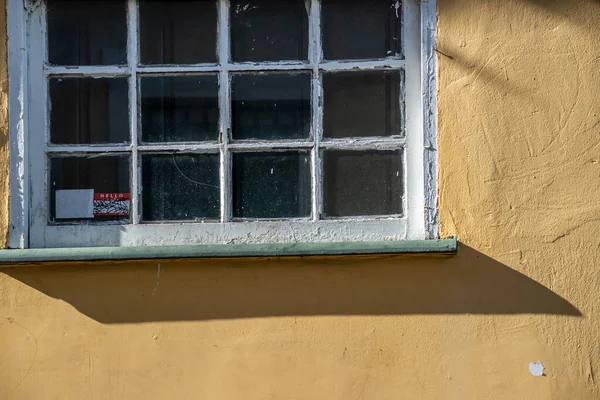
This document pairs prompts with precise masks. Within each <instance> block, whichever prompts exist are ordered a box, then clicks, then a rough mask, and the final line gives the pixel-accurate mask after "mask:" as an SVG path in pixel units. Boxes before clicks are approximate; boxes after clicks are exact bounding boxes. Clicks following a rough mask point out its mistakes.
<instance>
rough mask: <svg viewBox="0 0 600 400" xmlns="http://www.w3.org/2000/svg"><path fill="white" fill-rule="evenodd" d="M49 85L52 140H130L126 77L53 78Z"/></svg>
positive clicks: (55, 142) (93, 142)
mask: <svg viewBox="0 0 600 400" xmlns="http://www.w3.org/2000/svg"><path fill="white" fill-rule="evenodd" d="M49 89H50V141H51V142H52V143H54V144H100V143H125V142H128V141H129V112H128V109H129V105H128V87H127V79H126V78H52V79H50V82H49Z"/></svg>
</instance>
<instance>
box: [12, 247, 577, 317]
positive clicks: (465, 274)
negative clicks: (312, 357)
mask: <svg viewBox="0 0 600 400" xmlns="http://www.w3.org/2000/svg"><path fill="white" fill-rule="evenodd" d="M3 273H5V274H7V275H9V276H11V277H12V278H14V279H16V280H19V281H20V282H22V283H24V284H26V285H28V286H30V287H32V288H34V289H35V290H37V291H39V292H41V293H43V294H44V295H46V296H50V297H53V298H56V299H60V300H63V301H65V302H67V303H69V304H70V305H72V306H73V307H74V308H76V309H77V310H78V311H79V312H81V313H83V314H85V315H87V316H88V317H90V318H92V319H94V320H96V321H98V322H101V323H107V324H113V323H140V322H151V321H196V320H213V319H231V318H254V317H273V316H308V315H403V314H553V315H569V316H581V315H582V314H581V313H580V311H579V310H578V309H577V308H576V307H575V306H573V305H572V304H570V303H569V302H568V301H567V300H566V299H564V298H562V297H561V296H559V295H558V294H556V293H554V292H552V291H551V290H550V289H548V288H546V287H544V286H543V285H541V284H539V283H538V282H536V281H534V280H532V279H530V278H528V277H527V276H525V275H523V274H521V273H519V272H517V271H515V270H513V269H511V268H510V267H508V266H506V265H503V264H501V263H500V262H498V261H495V260H493V259H492V258H490V257H487V256H486V255H484V254H482V253H479V252H478V251H476V250H474V249H472V248H470V247H468V246H465V245H462V246H461V249H460V251H459V254H458V255H457V256H453V257H390V256H385V257H352V258H349V257H345V258H341V257H340V258H337V257H336V258H292V259H290V258H285V259H284V258H282V259H270V260H262V261H257V260H249V259H245V260H244V259H234V260H195V261H191V260H188V261H165V262H144V263H136V264H133V263H115V264H111V265H106V264H105V265H98V264H96V265H73V264H70V265H65V266H56V267H30V268H11V269H5V270H4V271H3Z"/></svg>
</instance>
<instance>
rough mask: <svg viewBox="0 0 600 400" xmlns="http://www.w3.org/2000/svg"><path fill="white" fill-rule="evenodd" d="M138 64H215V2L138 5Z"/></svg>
mask: <svg viewBox="0 0 600 400" xmlns="http://www.w3.org/2000/svg"><path fill="white" fill-rule="evenodd" d="M139 18H140V62H141V63H142V64H199V63H214V62H216V61H217V2H216V1H215V0H212V1H203V0H193V1H186V0H178V1H168V0H166V1H154V0H142V1H140V2H139Z"/></svg>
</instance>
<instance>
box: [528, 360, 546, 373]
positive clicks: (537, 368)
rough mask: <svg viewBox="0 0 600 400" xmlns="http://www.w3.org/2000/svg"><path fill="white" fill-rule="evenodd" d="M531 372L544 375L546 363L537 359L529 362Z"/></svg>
mask: <svg viewBox="0 0 600 400" xmlns="http://www.w3.org/2000/svg"><path fill="white" fill-rule="evenodd" d="M529 372H531V375H533V376H543V375H544V365H543V364H542V362H541V361H536V362H532V363H529Z"/></svg>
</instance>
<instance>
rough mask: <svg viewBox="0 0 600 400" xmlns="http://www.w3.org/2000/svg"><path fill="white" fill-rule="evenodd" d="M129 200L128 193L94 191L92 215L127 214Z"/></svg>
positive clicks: (112, 215) (110, 215) (115, 215)
mask: <svg viewBox="0 0 600 400" xmlns="http://www.w3.org/2000/svg"><path fill="white" fill-rule="evenodd" d="M129 200H130V196H129V193H94V216H104V217H119V216H128V215H129V205H130V202H129Z"/></svg>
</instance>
